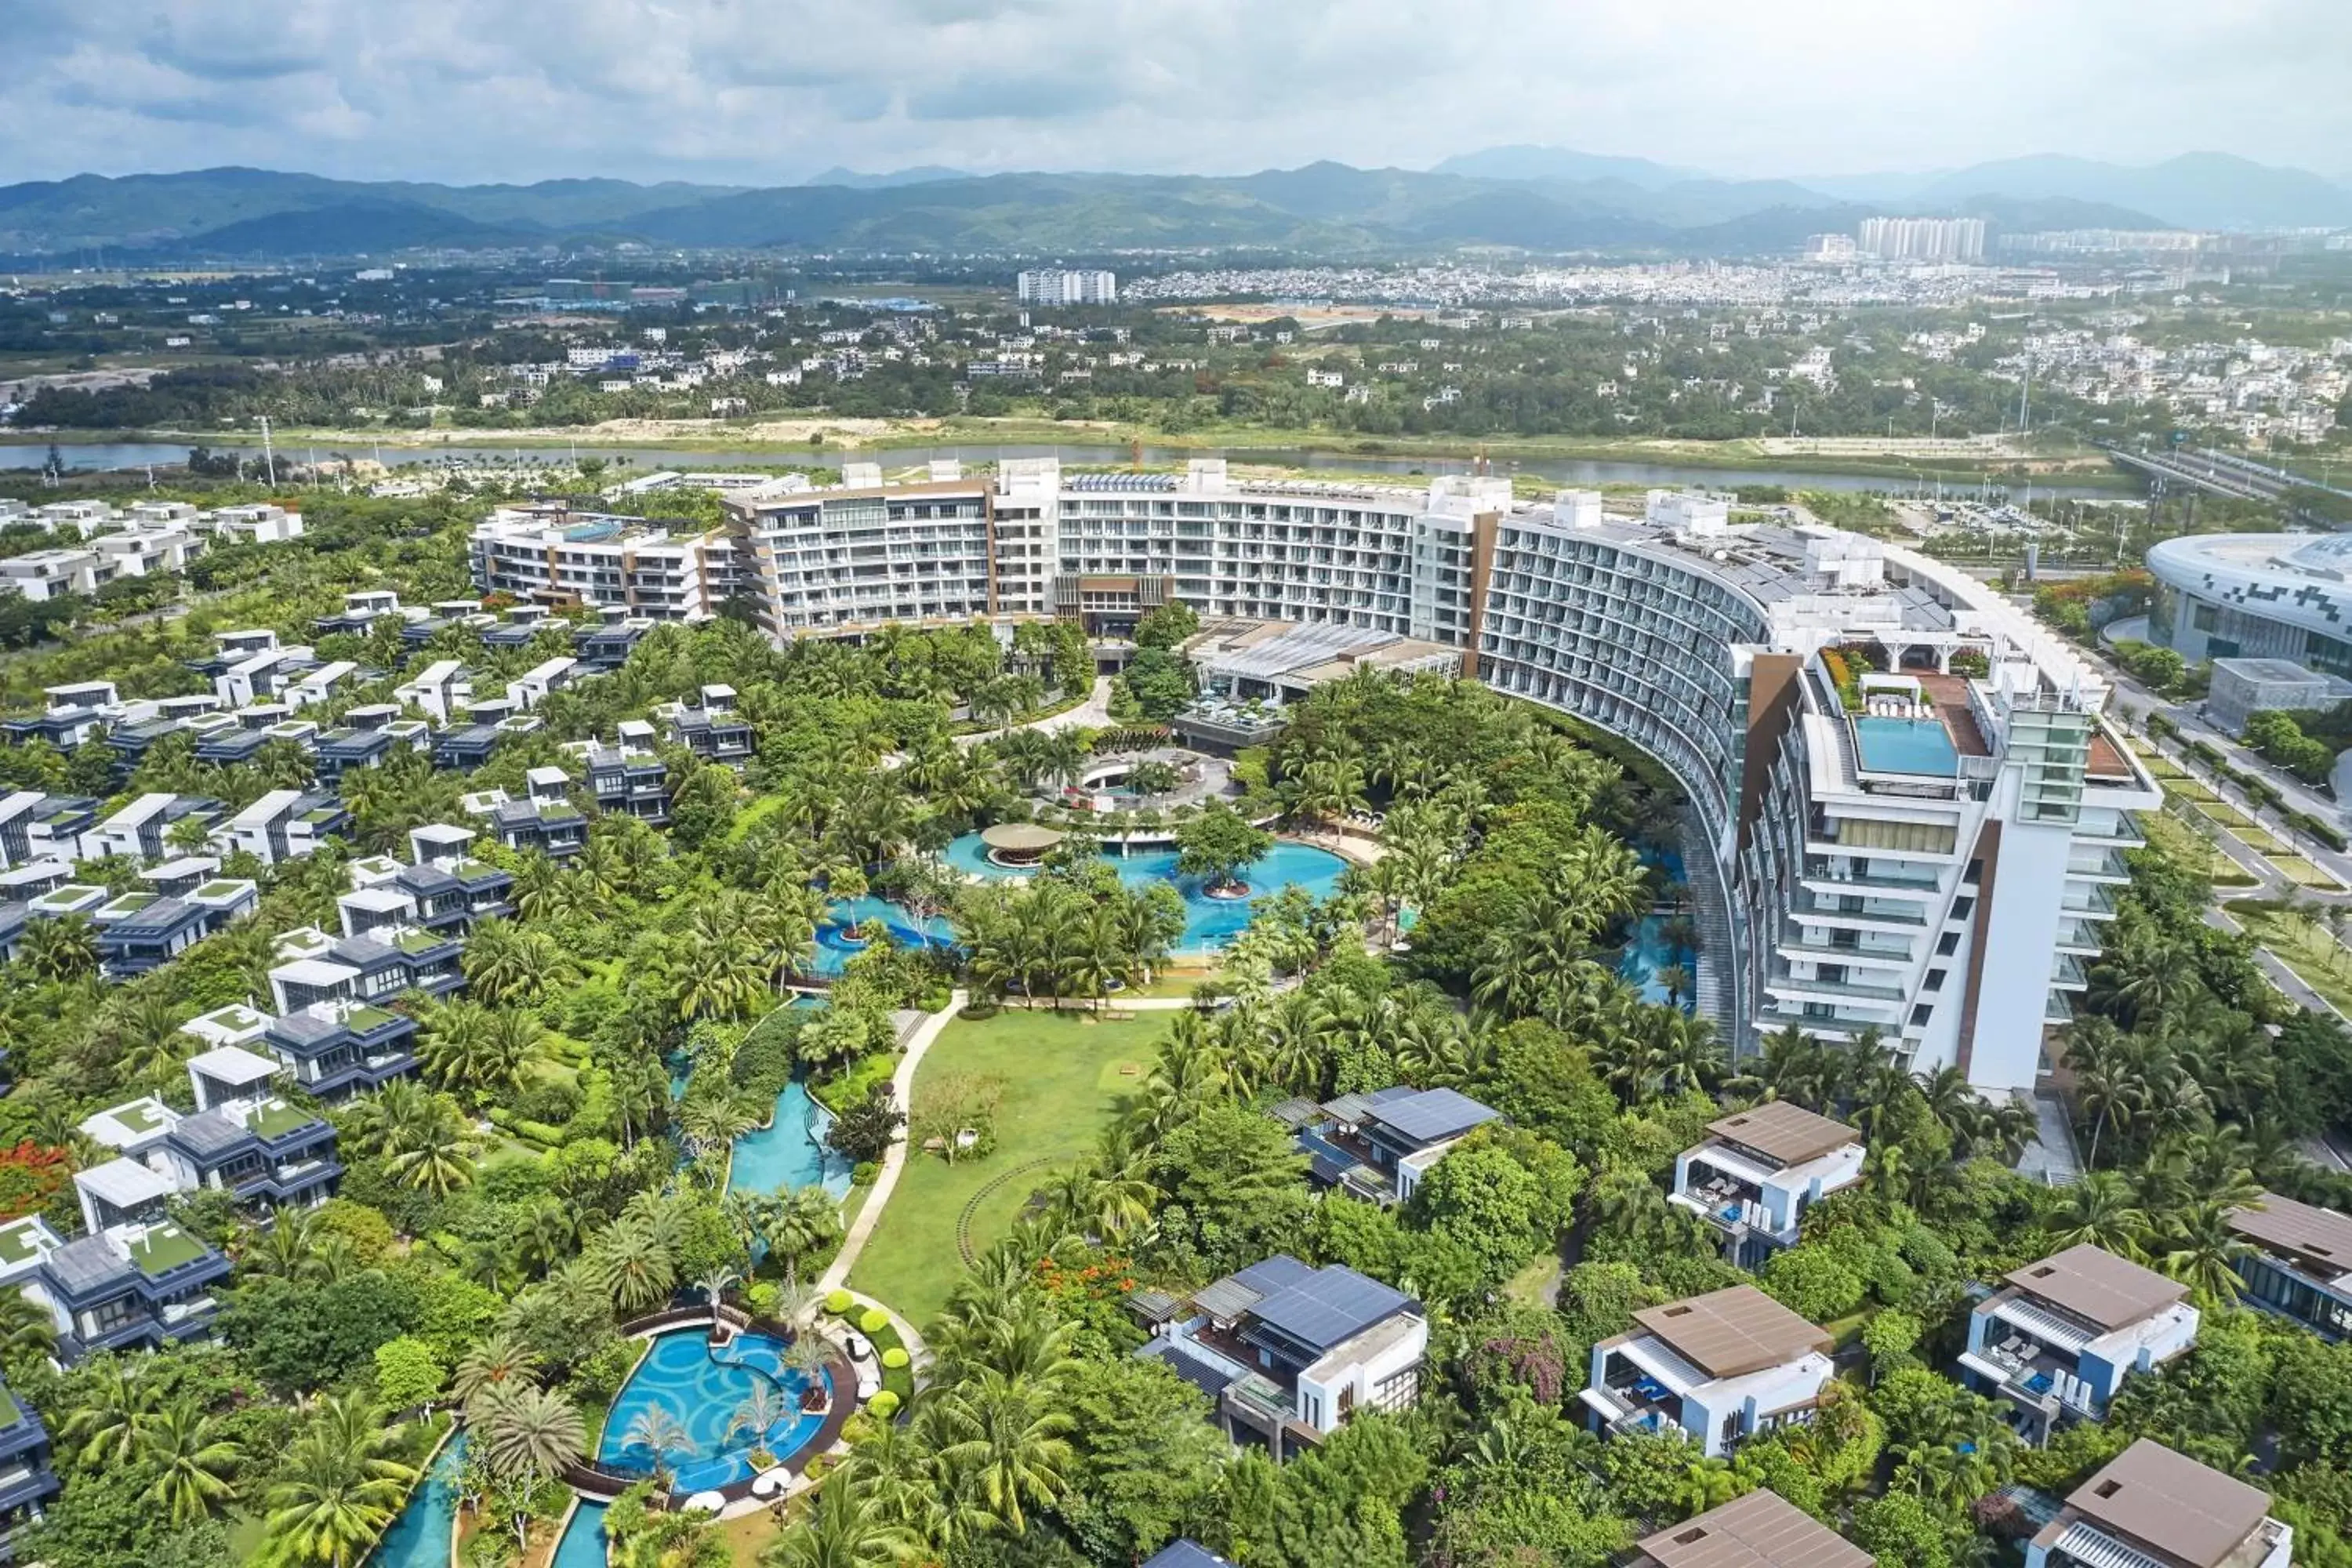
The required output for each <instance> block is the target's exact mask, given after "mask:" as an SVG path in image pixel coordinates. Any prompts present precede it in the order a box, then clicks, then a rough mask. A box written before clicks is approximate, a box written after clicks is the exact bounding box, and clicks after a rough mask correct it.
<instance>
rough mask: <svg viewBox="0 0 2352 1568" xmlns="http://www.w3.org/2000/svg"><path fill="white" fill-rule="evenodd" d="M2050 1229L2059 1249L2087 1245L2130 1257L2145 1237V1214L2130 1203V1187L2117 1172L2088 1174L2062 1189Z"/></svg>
mask: <svg viewBox="0 0 2352 1568" xmlns="http://www.w3.org/2000/svg"><path fill="white" fill-rule="evenodd" d="M2050 1226H2051V1238H2052V1239H2053V1241H2055V1242H2057V1244H2058V1245H2059V1246H2061V1247H2077V1246H2081V1245H2084V1244H2085V1243H2087V1244H2089V1245H2091V1246H2093V1247H2105V1248H2106V1249H2107V1250H2108V1251H2109V1252H2113V1253H2116V1254H2117V1255H2118V1256H2121V1257H2124V1258H2133V1257H2137V1255H2138V1253H2139V1244H2140V1239H2141V1238H2142V1237H2145V1236H2146V1235H2147V1215H2146V1214H2145V1213H2143V1212H2142V1211H2141V1210H2140V1208H2139V1207H2138V1205H2137V1204H2135V1203H2134V1202H2133V1197H2132V1191H2131V1185H2130V1184H2129V1183H2127V1182H2126V1181H2125V1180H2124V1178H2123V1176H2122V1174H2121V1173H2118V1172H2115V1171H2090V1172H2086V1173H2084V1176H2083V1179H2082V1180H2081V1181H2079V1182H2076V1183H2075V1184H2074V1185H2073V1186H2072V1187H2069V1188H2068V1189H2067V1190H2066V1195H2065V1197H2064V1199H2063V1201H2062V1202H2061V1203H2060V1204H2059V1205H2058V1211H2057V1213H2055V1214H2053V1215H2051V1219H2050Z"/></svg>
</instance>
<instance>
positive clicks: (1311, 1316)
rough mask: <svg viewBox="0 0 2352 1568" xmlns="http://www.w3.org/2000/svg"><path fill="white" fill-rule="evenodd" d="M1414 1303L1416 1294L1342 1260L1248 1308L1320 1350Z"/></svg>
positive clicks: (1267, 1324)
mask: <svg viewBox="0 0 2352 1568" xmlns="http://www.w3.org/2000/svg"><path fill="white" fill-rule="evenodd" d="M1411 1306H1412V1297H1410V1296H1407V1295H1405V1294H1404V1293H1403V1292H1402V1291H1401V1290H1395V1289H1391V1288H1390V1287H1388V1286H1386V1285H1383V1284H1381V1282H1380V1281H1379V1280H1377V1279H1367V1278H1366V1277H1364V1276H1363V1275H1361V1274H1359V1273H1357V1272H1356V1271H1355V1270H1354V1269H1352V1268H1342V1267H1340V1266H1339V1265H1338V1264H1336V1263H1335V1264H1332V1265H1331V1266H1329V1267H1328V1268H1320V1269H1318V1270H1316V1272H1315V1276H1314V1278H1312V1279H1307V1280H1304V1281H1302V1282H1301V1283H1299V1284H1297V1285H1293V1286H1291V1287H1289V1288H1288V1289H1284V1290H1281V1291H1279V1292H1277V1293H1276V1294H1274V1295H1271V1296H1268V1297H1267V1298H1266V1299H1265V1300H1263V1301H1260V1302H1259V1303H1258V1304H1257V1305H1256V1306H1255V1307H1254V1308H1252V1309H1251V1310H1250V1315H1251V1316H1252V1317H1253V1318H1255V1319H1256V1321H1258V1322H1260V1323H1262V1324H1264V1325H1265V1327H1267V1328H1270V1329H1272V1330H1274V1331H1276V1332H1277V1333H1280V1334H1282V1335H1283V1336H1284V1337H1286V1338H1287V1339H1291V1340H1295V1341H1297V1342H1298V1343H1300V1344H1302V1345H1305V1346H1307V1348H1309V1349H1310V1350H1313V1351H1315V1352H1318V1354H1319V1353H1320V1352H1324V1351H1328V1350H1329V1349H1330V1348H1331V1347H1332V1346H1333V1345H1336V1344H1338V1343H1339V1342H1341V1341H1343V1340H1347V1339H1351V1338H1353V1337H1354V1336H1355V1335H1357V1334H1360V1333H1361V1332H1363V1331H1365V1330H1366V1329H1369V1328H1370V1327H1371V1326H1372V1325H1373V1324H1374V1323H1377V1322H1380V1321H1382V1320H1383V1319H1387V1318H1391V1317H1393V1316H1395V1315H1396V1314H1397V1313H1398V1312H1401V1311H1402V1310H1405V1309H1407V1308H1409V1307H1411Z"/></svg>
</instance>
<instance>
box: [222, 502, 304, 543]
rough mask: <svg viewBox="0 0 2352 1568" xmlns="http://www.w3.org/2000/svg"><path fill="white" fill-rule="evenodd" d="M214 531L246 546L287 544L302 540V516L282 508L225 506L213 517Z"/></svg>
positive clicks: (297, 512)
mask: <svg viewBox="0 0 2352 1568" xmlns="http://www.w3.org/2000/svg"><path fill="white" fill-rule="evenodd" d="M212 529H213V531H214V532H215V534H217V535H219V536H221V537H222V538H224V539H226V540H230V541H233V542H237V543H242V544H283V543H285V542H287V541H288V540H289V539H299V538H301V537H302V514H301V513H300V512H299V511H289V510H286V509H285V508H284V507H278V506H225V507H222V508H220V509H219V510H217V511H215V512H214V513H213V514H212Z"/></svg>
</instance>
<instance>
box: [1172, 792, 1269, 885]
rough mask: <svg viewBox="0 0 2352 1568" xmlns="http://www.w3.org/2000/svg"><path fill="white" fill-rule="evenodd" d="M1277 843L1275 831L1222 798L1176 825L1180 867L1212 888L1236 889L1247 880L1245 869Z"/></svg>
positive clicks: (1178, 867) (1185, 873) (1180, 869)
mask: <svg viewBox="0 0 2352 1568" xmlns="http://www.w3.org/2000/svg"><path fill="white" fill-rule="evenodd" d="M1273 847H1274V835H1273V834H1271V833H1268V832H1266V831H1265V829H1264V828H1262V827H1259V826H1255V824H1253V823H1252V822H1250V821H1249V820H1248V819H1247V818H1245V817H1244V816H1242V815H1241V813H1239V812H1237V811H1235V810H1234V808H1233V807H1232V806H1230V805H1226V804H1225V803H1224V802H1223V801H1222V800H1212V801H1209V802H1208V803H1206V804H1205V805H1202V807H1201V809H1200V810H1199V811H1198V812H1195V813H1194V814H1193V815H1192V816H1189V817H1187V818H1185V819H1184V821H1183V822H1181V824H1179V825H1178V826H1177V828H1176V869H1177V870H1178V871H1179V872H1180V873H1181V874H1182V875H1184V876H1187V877H1199V878H1202V879H1203V880H1205V881H1206V882H1207V883H1208V886H1209V890H1210V891H1211V892H1219V893H1234V892H1238V891H1241V890H1243V889H1245V888H1246V886H1247V884H1246V883H1244V882H1243V881H1242V880H1241V872H1242V871H1243V869H1244V868H1246V867H1247V866H1248V865H1249V864H1250V863H1251V862H1252V861H1254V860H1256V859H1258V858H1260V857H1262V856H1264V855H1265V852H1266V851H1267V850H1269V849H1271V848H1273Z"/></svg>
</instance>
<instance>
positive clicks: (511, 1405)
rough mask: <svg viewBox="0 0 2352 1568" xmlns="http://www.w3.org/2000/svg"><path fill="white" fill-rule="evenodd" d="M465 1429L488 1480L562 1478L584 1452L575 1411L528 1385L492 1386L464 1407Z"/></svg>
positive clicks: (583, 1430) (568, 1402)
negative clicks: (478, 1447) (476, 1447)
mask: <svg viewBox="0 0 2352 1568" xmlns="http://www.w3.org/2000/svg"><path fill="white" fill-rule="evenodd" d="M468 1411H469V1415H468V1425H469V1426H471V1427H472V1428H473V1431H474V1436H475V1441H476V1442H478V1443H479V1444H480V1445H481V1450H482V1458H483V1461H484V1462H485V1463H486V1464H488V1466H489V1468H490V1472H491V1473H492V1474H493V1475H496V1476H499V1477H501V1478H512V1477H527V1478H530V1479H533V1480H537V1479H543V1478H546V1477H550V1476H559V1475H562V1473H563V1470H564V1468H565V1467H566V1466H569V1465H572V1464H575V1463H577V1462H578V1461H579V1459H580V1458H581V1457H582V1455H583V1453H585V1452H586V1449H587V1442H588V1433H587V1426H586V1425H585V1424H584V1423H583V1421H582V1420H581V1418H580V1411H579V1407H578V1406H576V1405H573V1404H572V1401H571V1400H569V1399H567V1398H565V1397H564V1396H563V1395H562V1394H558V1393H556V1392H554V1391H553V1390H551V1389H545V1388H541V1387H540V1386H539V1385H538V1384H532V1383H503V1384H492V1385H491V1389H490V1391H488V1392H486V1393H484V1394H481V1395H480V1396H478V1398H477V1399H476V1400H475V1401H474V1402H473V1403H472V1404H471V1405H469V1406H468Z"/></svg>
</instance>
